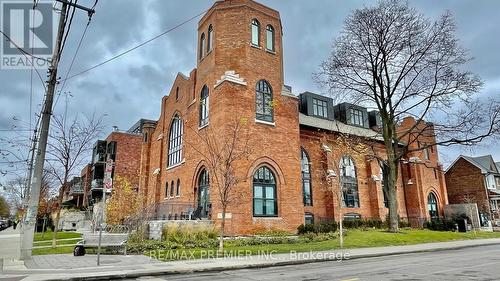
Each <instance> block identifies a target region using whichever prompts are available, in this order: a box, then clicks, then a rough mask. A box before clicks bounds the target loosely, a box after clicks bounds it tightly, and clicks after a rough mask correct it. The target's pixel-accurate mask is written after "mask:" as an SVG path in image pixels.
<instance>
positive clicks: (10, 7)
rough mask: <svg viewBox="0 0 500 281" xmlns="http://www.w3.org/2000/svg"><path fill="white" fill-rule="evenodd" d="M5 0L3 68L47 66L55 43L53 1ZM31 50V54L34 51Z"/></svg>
mask: <svg viewBox="0 0 500 281" xmlns="http://www.w3.org/2000/svg"><path fill="white" fill-rule="evenodd" d="M0 3H1V6H0V7H1V24H2V31H3V33H4V35H2V44H1V50H2V52H1V63H0V68H2V69H29V68H31V67H32V65H33V66H34V67H35V68H47V67H48V65H49V61H50V58H51V54H52V50H53V47H54V39H55V35H54V13H53V11H52V3H51V2H50V1H39V2H38V4H37V5H36V8H35V9H33V1H23V0H19V1H6V0H0ZM30 54H31V55H30Z"/></svg>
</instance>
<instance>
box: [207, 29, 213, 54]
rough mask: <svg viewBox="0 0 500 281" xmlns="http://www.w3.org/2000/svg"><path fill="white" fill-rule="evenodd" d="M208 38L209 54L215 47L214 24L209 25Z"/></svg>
mask: <svg viewBox="0 0 500 281" xmlns="http://www.w3.org/2000/svg"><path fill="white" fill-rule="evenodd" d="M207 34H208V38H207V42H208V44H207V54H208V53H209V52H210V51H212V48H213V47H214V28H213V27H212V25H210V26H208V33H207Z"/></svg>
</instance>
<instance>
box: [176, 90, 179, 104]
mask: <svg viewBox="0 0 500 281" xmlns="http://www.w3.org/2000/svg"><path fill="white" fill-rule="evenodd" d="M175 100H176V101H178V100H179V87H177V88H176V89H175Z"/></svg>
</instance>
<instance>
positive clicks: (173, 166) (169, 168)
mask: <svg viewBox="0 0 500 281" xmlns="http://www.w3.org/2000/svg"><path fill="white" fill-rule="evenodd" d="M184 162H186V158H184V159H182V161H181V162H179V163H177V164H174V165H172V166H169V167H167V169H166V170H167V171H168V170H172V169H174V168H177V167H179V166H180V165H182V164H184Z"/></svg>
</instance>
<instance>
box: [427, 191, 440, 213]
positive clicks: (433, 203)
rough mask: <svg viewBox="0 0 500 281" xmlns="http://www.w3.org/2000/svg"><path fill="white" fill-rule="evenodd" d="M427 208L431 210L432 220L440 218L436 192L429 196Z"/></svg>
mask: <svg viewBox="0 0 500 281" xmlns="http://www.w3.org/2000/svg"><path fill="white" fill-rule="evenodd" d="M427 208H428V209H429V216H430V217H431V219H437V218H439V214H438V205H437V198H436V195H435V194H434V192H431V193H429V195H428V196H427Z"/></svg>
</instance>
